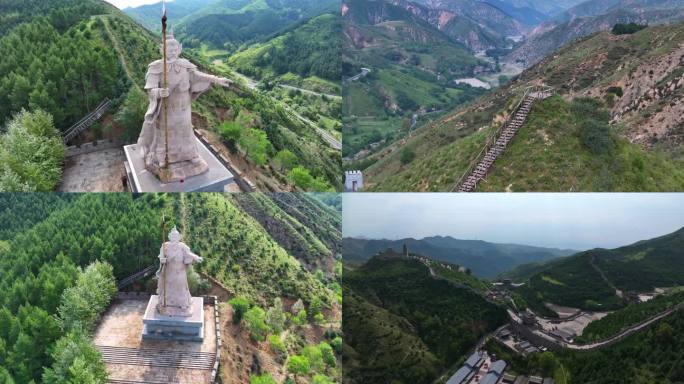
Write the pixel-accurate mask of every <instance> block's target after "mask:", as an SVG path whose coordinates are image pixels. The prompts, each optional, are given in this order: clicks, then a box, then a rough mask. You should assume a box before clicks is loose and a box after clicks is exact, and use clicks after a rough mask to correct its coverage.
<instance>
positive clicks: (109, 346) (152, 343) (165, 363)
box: [93, 296, 217, 384]
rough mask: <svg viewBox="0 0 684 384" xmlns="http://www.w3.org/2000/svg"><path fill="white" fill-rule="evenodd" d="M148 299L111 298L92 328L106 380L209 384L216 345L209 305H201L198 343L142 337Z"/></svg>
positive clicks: (114, 381)
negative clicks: (201, 331)
mask: <svg viewBox="0 0 684 384" xmlns="http://www.w3.org/2000/svg"><path fill="white" fill-rule="evenodd" d="M148 298H149V296H148V297H141V298H140V299H124V300H122V299H117V300H115V301H114V302H113V303H112V305H111V306H110V307H109V309H108V310H107V311H106V312H105V314H104V315H103V317H102V319H101V320H100V323H99V325H98V327H97V329H96V330H95V335H94V337H93V342H94V343H95V345H96V346H97V347H98V348H99V349H100V351H101V352H102V354H103V357H104V360H105V363H106V365H107V372H108V373H109V380H110V383H179V384H186V383H188V384H189V383H192V384H201V383H210V382H211V380H212V369H213V368H214V363H215V361H216V345H217V344H216V320H215V311H214V307H213V305H209V304H205V305H204V324H205V326H204V340H203V341H202V342H196V341H166V340H143V339H142V330H143V316H144V314H145V309H146V308H147V304H148Z"/></svg>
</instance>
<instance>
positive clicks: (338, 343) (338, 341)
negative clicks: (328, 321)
mask: <svg viewBox="0 0 684 384" xmlns="http://www.w3.org/2000/svg"><path fill="white" fill-rule="evenodd" d="M331 343H332V347H333V348H334V349H335V352H337V353H342V345H343V341H342V338H341V337H339V336H336V337H335V338H334V339H332V342H331Z"/></svg>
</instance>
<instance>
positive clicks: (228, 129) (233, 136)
mask: <svg viewBox="0 0 684 384" xmlns="http://www.w3.org/2000/svg"><path fill="white" fill-rule="evenodd" d="M242 129H243V127H242V124H240V123H239V122H237V121H224V122H223V123H222V124H221V125H219V127H218V131H219V135H221V138H222V139H223V141H225V142H226V144H228V148H230V150H231V151H233V152H236V151H237V143H238V142H239V141H240V138H241V136H242Z"/></svg>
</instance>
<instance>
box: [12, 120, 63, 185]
mask: <svg viewBox="0 0 684 384" xmlns="http://www.w3.org/2000/svg"><path fill="white" fill-rule="evenodd" d="M64 156H65V148H64V145H63V144H62V141H61V139H60V137H59V133H58V132H57V130H56V129H55V127H54V125H53V123H52V116H50V115H49V114H47V113H46V112H44V111H40V110H39V111H35V112H33V113H31V112H27V111H22V112H21V113H19V114H18V115H17V116H15V117H14V119H12V121H11V122H10V123H9V124H8V127H7V133H6V134H5V135H3V136H0V163H2V164H3V168H2V169H0V172H1V174H0V191H16V190H22V191H42V192H47V191H51V190H52V189H54V187H55V186H56V185H57V183H58V182H59V179H60V176H61V174H62V162H63V161H64Z"/></svg>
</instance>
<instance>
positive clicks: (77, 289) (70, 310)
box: [58, 261, 117, 332]
mask: <svg viewBox="0 0 684 384" xmlns="http://www.w3.org/2000/svg"><path fill="white" fill-rule="evenodd" d="M116 290H117V289H116V280H115V278H114V273H113V270H112V266H111V265H109V264H106V263H100V262H97V261H96V262H95V263H93V264H91V265H89V266H88V267H87V268H86V269H85V270H84V271H83V273H82V274H80V275H79V277H78V280H77V281H76V285H75V286H74V287H71V288H69V289H67V290H65V291H64V293H63V294H62V304H61V305H60V306H59V309H58V312H59V315H60V320H61V324H62V327H63V328H64V329H65V330H66V331H83V332H89V331H91V330H92V329H93V327H94V326H95V323H96V321H97V319H98V317H99V315H100V313H102V312H103V311H104V310H105V309H106V308H107V306H108V305H109V302H110V301H111V299H112V297H113V296H114V294H115V293H116Z"/></svg>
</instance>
